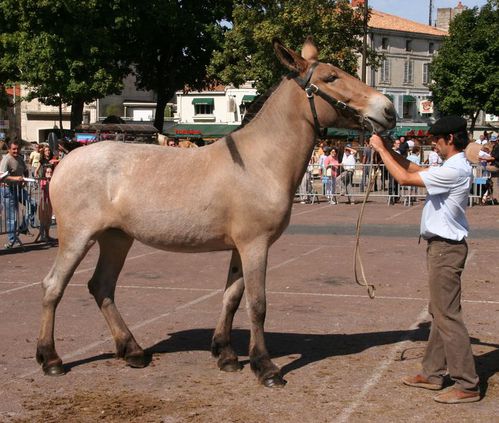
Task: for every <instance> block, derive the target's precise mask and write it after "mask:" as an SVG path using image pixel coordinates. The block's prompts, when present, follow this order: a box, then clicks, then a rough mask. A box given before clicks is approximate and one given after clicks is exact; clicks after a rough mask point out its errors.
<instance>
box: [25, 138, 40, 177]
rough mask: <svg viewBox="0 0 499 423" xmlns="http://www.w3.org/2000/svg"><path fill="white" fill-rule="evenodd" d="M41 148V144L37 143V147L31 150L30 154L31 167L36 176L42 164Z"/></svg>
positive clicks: (32, 173)
mask: <svg viewBox="0 0 499 423" xmlns="http://www.w3.org/2000/svg"><path fill="white" fill-rule="evenodd" d="M41 150H42V147H41V145H40V144H36V145H35V149H34V150H33V151H32V152H31V154H30V155H29V161H28V163H29V165H30V169H31V176H33V177H36V169H37V168H38V166H39V164H40V158H41Z"/></svg>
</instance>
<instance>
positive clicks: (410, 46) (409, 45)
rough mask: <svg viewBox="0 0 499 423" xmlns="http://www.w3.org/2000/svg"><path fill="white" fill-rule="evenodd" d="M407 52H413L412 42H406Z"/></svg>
mask: <svg viewBox="0 0 499 423" xmlns="http://www.w3.org/2000/svg"><path fill="white" fill-rule="evenodd" d="M405 51H412V40H406V41H405Z"/></svg>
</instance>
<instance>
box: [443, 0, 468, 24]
mask: <svg viewBox="0 0 499 423" xmlns="http://www.w3.org/2000/svg"><path fill="white" fill-rule="evenodd" d="M465 9H466V6H464V5H463V3H461V2H459V3H458V4H457V6H456V7H455V8H454V9H452V8H450V7H446V8H441V9H437V28H440V29H444V30H445V31H448V30H449V25H450V22H451V21H452V19H454V17H455V16H456V15H459V14H460V13H461V12H462V11H463V10H465Z"/></svg>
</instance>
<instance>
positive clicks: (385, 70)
mask: <svg viewBox="0 0 499 423" xmlns="http://www.w3.org/2000/svg"><path fill="white" fill-rule="evenodd" d="M380 82H384V83H389V82H390V60H389V59H385V60H383V62H382V63H381V69H380Z"/></svg>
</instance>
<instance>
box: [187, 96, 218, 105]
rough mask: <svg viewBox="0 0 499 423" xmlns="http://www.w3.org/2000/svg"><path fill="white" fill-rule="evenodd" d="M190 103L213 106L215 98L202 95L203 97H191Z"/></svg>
mask: <svg viewBox="0 0 499 423" xmlns="http://www.w3.org/2000/svg"><path fill="white" fill-rule="evenodd" d="M192 104H194V105H199V106H201V105H204V106H213V105H214V104H215V100H214V99H213V98H212V97H204V98H193V99H192Z"/></svg>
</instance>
